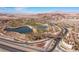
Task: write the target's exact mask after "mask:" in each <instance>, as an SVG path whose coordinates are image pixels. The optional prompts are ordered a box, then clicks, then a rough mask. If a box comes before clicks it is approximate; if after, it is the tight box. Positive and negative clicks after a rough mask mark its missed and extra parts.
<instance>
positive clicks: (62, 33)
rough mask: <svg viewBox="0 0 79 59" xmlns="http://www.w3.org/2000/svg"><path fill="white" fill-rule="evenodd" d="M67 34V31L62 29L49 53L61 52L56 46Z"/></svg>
mask: <svg viewBox="0 0 79 59" xmlns="http://www.w3.org/2000/svg"><path fill="white" fill-rule="evenodd" d="M67 32H68V30H67V29H66V28H62V31H61V33H60V34H59V35H58V37H57V38H56V43H55V45H54V47H53V49H52V50H51V51H63V50H62V49H60V47H59V46H58V45H59V43H60V41H61V40H62V38H63V37H64V36H66V34H67ZM63 52H64V51H63Z"/></svg>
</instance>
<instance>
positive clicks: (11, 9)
mask: <svg viewBox="0 0 79 59" xmlns="http://www.w3.org/2000/svg"><path fill="white" fill-rule="evenodd" d="M48 12H76V13H79V7H0V13H48Z"/></svg>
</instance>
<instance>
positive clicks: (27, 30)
mask: <svg viewBox="0 0 79 59" xmlns="http://www.w3.org/2000/svg"><path fill="white" fill-rule="evenodd" d="M4 30H5V31H7V32H18V33H21V34H26V33H31V32H33V31H32V29H31V28H29V27H28V26H22V27H17V28H5V29H4Z"/></svg>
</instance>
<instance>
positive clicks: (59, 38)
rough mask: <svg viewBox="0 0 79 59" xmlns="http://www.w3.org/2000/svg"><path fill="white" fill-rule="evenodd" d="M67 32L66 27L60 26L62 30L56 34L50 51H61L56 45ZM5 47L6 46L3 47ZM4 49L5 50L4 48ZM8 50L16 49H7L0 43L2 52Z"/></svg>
mask: <svg viewBox="0 0 79 59" xmlns="http://www.w3.org/2000/svg"><path fill="white" fill-rule="evenodd" d="M67 32H68V30H67V29H66V28H62V31H61V33H60V34H59V35H58V37H57V38H56V39H55V40H56V44H55V46H54V47H53V49H51V51H54V52H55V51H56V52H57V51H58V52H59V51H62V50H61V49H59V47H58V45H59V43H60V41H61V40H62V38H63V37H64V36H65V35H66V34H67ZM5 47H6V48H5ZM4 48H5V49H6V50H5V49H4ZM8 50H9V51H18V50H17V49H15V50H14V49H13V48H12V49H11V48H10V49H9V48H8V47H7V46H3V45H1V44H0V51H4V52H8Z"/></svg>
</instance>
